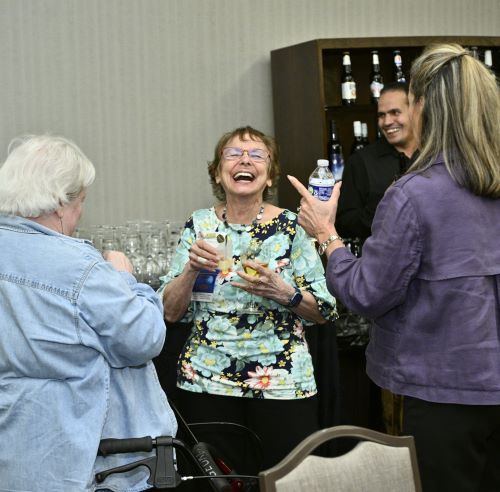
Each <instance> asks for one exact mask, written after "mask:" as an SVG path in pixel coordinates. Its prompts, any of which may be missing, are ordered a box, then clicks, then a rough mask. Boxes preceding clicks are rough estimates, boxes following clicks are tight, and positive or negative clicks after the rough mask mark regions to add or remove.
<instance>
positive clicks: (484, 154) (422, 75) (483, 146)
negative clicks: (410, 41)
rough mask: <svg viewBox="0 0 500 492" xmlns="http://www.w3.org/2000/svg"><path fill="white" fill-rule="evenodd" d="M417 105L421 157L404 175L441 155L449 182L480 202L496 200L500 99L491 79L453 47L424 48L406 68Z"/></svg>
mask: <svg viewBox="0 0 500 492" xmlns="http://www.w3.org/2000/svg"><path fill="white" fill-rule="evenodd" d="M410 81H411V82H410V93H411V94H412V95H413V98H414V101H413V102H414V103H416V102H421V103H422V112H421V135H420V146H419V148H420V155H419V157H418V158H417V159H416V161H415V162H414V163H413V165H412V166H411V167H410V169H409V170H408V172H415V171H422V170H425V169H427V168H429V167H430V166H431V165H432V163H433V162H434V161H435V160H436V159H437V158H438V156H439V155H442V156H443V158H444V162H445V165H446V168H447V169H448V172H449V173H450V175H451V176H452V177H453V179H454V180H455V181H456V182H457V183H458V184H460V185H461V186H464V187H465V188H467V189H469V190H470V191H471V192H472V193H474V194H476V195H479V196H486V197H491V198H499V197H500V138H499V133H498V132H499V128H500V93H499V87H498V83H497V80H496V78H495V76H494V75H493V74H492V73H491V72H490V71H489V70H488V68H487V67H486V66H485V65H484V64H483V63H482V62H480V61H479V60H477V59H475V58H474V57H472V56H471V54H470V53H469V51H467V50H466V49H464V48H463V47H462V46H459V45H458V44H440V45H432V46H429V47H428V48H427V49H426V50H425V51H424V52H423V53H422V55H420V57H418V58H417V59H416V60H415V61H414V63H413V65H412V68H411V76H410Z"/></svg>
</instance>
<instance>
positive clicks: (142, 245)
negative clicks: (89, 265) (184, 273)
mask: <svg viewBox="0 0 500 492" xmlns="http://www.w3.org/2000/svg"><path fill="white" fill-rule="evenodd" d="M183 227H184V223H183V222H177V221H172V220H160V221H152V220H129V221H127V223H126V224H124V225H103V224H99V225H94V226H91V227H89V228H88V229H84V228H78V229H77V230H76V231H75V237H77V238H80V239H88V240H89V241H92V243H93V244H94V246H95V247H96V248H97V249H99V250H100V251H101V252H104V251H107V250H114V251H122V252H123V253H125V254H126V255H127V256H128V258H129V259H130V261H131V262H132V265H133V267H134V276H135V277H136V278H137V280H138V281H139V282H144V283H146V284H149V285H151V287H153V288H154V289H157V288H158V287H159V286H160V277H162V276H163V275H165V274H166V273H167V272H168V269H169V268H170V261H171V259H172V255H173V253H174V251H175V248H176V246H177V242H178V240H179V236H180V234H181V232H182V228H183Z"/></svg>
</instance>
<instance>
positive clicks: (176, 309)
mask: <svg viewBox="0 0 500 492" xmlns="http://www.w3.org/2000/svg"><path fill="white" fill-rule="evenodd" d="M197 277H198V271H193V270H190V269H189V268H188V267H187V265H186V268H185V269H184V271H183V272H182V273H181V274H180V275H179V276H178V277H177V278H175V279H174V280H172V281H171V282H170V283H169V284H168V285H167V287H165V290H164V291H163V312H164V317H165V320H166V321H168V322H169V323H175V322H176V321H179V320H180V319H181V318H182V317H183V316H184V314H185V313H186V311H187V309H188V307H189V304H190V302H191V293H192V291H193V286H194V283H195V281H196V278H197Z"/></svg>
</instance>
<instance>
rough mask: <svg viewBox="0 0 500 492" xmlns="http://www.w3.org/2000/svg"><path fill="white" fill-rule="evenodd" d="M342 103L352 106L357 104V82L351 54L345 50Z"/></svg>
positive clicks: (343, 57)
mask: <svg viewBox="0 0 500 492" xmlns="http://www.w3.org/2000/svg"><path fill="white" fill-rule="evenodd" d="M341 82H342V104H343V105H345V106H350V105H351V104H356V82H355V81H354V77H353V76H352V70H351V56H350V54H349V52H348V51H344V54H343V56H342V79H341Z"/></svg>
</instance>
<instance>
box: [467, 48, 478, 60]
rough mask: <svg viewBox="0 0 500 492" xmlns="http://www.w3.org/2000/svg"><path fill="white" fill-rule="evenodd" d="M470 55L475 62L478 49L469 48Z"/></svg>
mask: <svg viewBox="0 0 500 492" xmlns="http://www.w3.org/2000/svg"><path fill="white" fill-rule="evenodd" d="M469 51H470V54H471V55H472V57H473V58H475V59H476V60H479V49H478V47H477V46H471V47H470V48H469Z"/></svg>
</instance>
